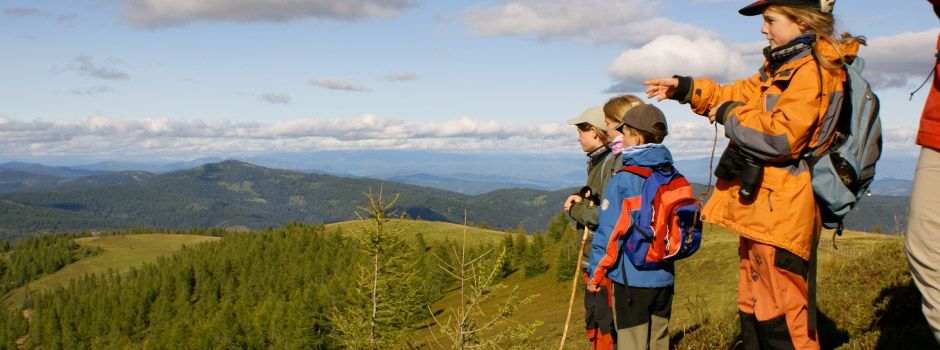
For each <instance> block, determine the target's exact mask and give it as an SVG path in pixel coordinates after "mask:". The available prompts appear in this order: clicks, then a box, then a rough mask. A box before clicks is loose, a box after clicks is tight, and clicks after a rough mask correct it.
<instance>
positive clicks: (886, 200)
mask: <svg viewBox="0 0 940 350" xmlns="http://www.w3.org/2000/svg"><path fill="white" fill-rule="evenodd" d="M4 165H6V164H4ZM28 168H31V166H23V167H20V169H28ZM410 179H413V180H414V179H417V180H421V181H428V182H435V183H439V184H441V185H448V186H453V185H454V183H455V182H454V181H451V180H448V179H447V178H441V177H435V176H419V177H411V178H410ZM465 184H466V183H464V184H462V185H461V186H464V185H465ZM487 185H493V186H496V185H500V184H499V183H495V182H493V183H490V184H487ZM696 187H697V188H696V192H700V191H702V190H703V189H704V187H703V186H700V185H699V186H696ZM899 187H903V180H902V182H897V181H893V182H891V183H888V185H887V187H885V188H894V189H895V190H897V191H900V190H899V189H898V188H899ZM908 188H909V186H908ZM0 190H2V191H4V192H6V193H0V238H6V239H15V238H17V237H22V236H28V235H37V234H45V233H51V232H62V231H89V230H104V229H112V228H113V229H116V228H125V227H133V226H150V227H166V228H176V229H186V228H191V227H234V226H245V227H248V228H251V229H254V230H257V229H262V228H264V227H267V226H272V227H277V226H282V225H284V224H285V223H288V222H291V221H295V220H296V221H301V222H307V223H313V224H316V223H320V222H322V223H332V222H338V221H346V220H352V219H355V218H356V214H355V212H356V210H357V209H358V208H359V207H361V206H363V205H365V203H366V202H365V200H366V197H365V196H364V194H363V193H365V192H369V191H372V192H374V193H378V192H379V191H382V193H383V195H384V197H383V198H384V199H385V200H386V201H388V200H391V198H393V196H396V195H397V196H398V201H397V202H396V208H397V209H398V210H399V211H400V213H406V214H408V215H409V216H411V217H413V218H416V217H420V218H422V219H425V220H433V221H445V222H453V223H463V222H464V218H465V216H464V215H465V214H466V220H467V221H468V222H470V223H476V224H480V223H484V222H485V223H486V224H487V225H488V226H489V227H492V228H497V229H506V228H510V227H512V228H515V227H518V226H519V225H523V226H524V227H525V228H526V229H527V230H529V232H532V231H534V230H536V229H538V230H543V231H544V230H545V229H546V227H547V225H548V222H549V220H550V219H551V217H552V216H554V215H556V214H557V213H558V212H559V211H560V210H561V207H562V202H563V201H564V199H565V198H566V197H567V196H568V195H569V194H570V193H572V192H573V191H574V188H567V189H560V190H553V191H548V190H540V189H532V188H502V189H498V190H493V191H489V192H486V193H483V194H479V195H467V194H463V193H458V192H454V191H448V190H442V189H437V188H431V187H424V186H417V185H411V184H406V183H401V182H394V181H388V180H381V179H372V178H350V177H339V176H332V175H324V174H310V173H303V172H298V171H291V170H281V169H271V168H265V167H261V166H257V165H252V164H248V163H244V162H240V161H234V160H229V161H224V162H220V163H209V164H205V165H201V166H198V167H196V168H192V169H188V170H180V171H175V172H169V173H164V174H159V175H158V174H154V173H149V172H141V171H119V172H111V173H102V174H97V175H91V176H85V177H77V178H57V177H53V176H50V175H40V174H34V173H30V172H27V171H22V170H19V171H14V170H0ZM873 192H875V193H878V190H877V189H876V190H873ZM907 204H908V197H906V196H882V195H873V196H871V197H869V198H866V200H865V201H863V202H862V203H861V204H860V205H859V207H858V208H856V210H855V212H854V213H852V214H850V215H849V216H848V217H847V220H846V226H847V228H849V229H854V230H862V231H873V230H875V228H876V227H877V228H878V229H880V230H881V231H882V232H886V233H891V232H895V231H898V230H901V231H903V227H904V220H905V219H906V211H907Z"/></svg>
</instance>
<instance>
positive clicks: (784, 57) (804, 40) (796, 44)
mask: <svg viewBox="0 0 940 350" xmlns="http://www.w3.org/2000/svg"><path fill="white" fill-rule="evenodd" d="M814 42H816V34H812V33H808V34H803V35H800V36H798V37H796V38H793V40H790V42H788V43H786V44H785V45H780V46H778V47H776V48H774V49H771V48H770V46H768V47H765V48H764V58H766V59H767V62H768V64H767V68H768V70H767V71H768V72H769V73H771V74H772V73H774V72H776V71H777V69H779V68H780V66H782V65H783V64H784V63H787V61H789V60H790V59H791V58H793V56H796V55H798V54H800V53H801V52H803V51H804V50H809V49H812V48H813V43H814Z"/></svg>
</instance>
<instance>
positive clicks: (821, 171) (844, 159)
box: [804, 57, 881, 233]
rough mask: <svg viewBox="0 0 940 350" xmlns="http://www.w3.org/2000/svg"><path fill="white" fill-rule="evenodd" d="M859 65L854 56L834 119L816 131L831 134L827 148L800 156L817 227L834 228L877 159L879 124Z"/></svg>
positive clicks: (862, 189) (869, 178)
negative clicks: (804, 162)
mask: <svg viewBox="0 0 940 350" xmlns="http://www.w3.org/2000/svg"><path fill="white" fill-rule="evenodd" d="M863 69H865V61H864V60H862V58H861V57H856V58H855V60H854V61H852V64H847V65H845V70H846V73H847V78H848V80H847V81H846V82H845V85H844V88H845V92H844V95H843V101H842V106H841V110H840V111H839V117H838V118H835V120H834V121H833V122H832V123H831V124H829V125H822V126H820V128H821V129H820V132H819V135H820V137H823V136H824V135H832V133H833V132H834V133H835V139H834V140H833V141H832V144H831V145H830V146H829V147H828V148H826V149H824V150H820V149H813V150H809V151H808V152H806V153H805V155H804V157H807V158H808V160H809V164H810V166H811V167H812V176H813V193H814V194H815V195H816V203H817V205H818V206H819V212H820V214H821V215H822V222H823V226H824V227H826V228H838V229H840V231H838V232H839V233H841V229H842V219H843V218H844V217H845V215H846V214H848V213H849V211H851V210H852V208H854V207H855V205H856V203H858V201H859V199H861V198H862V196H863V195H865V193H866V192H868V186H869V185H871V182H872V180H874V178H875V162H877V161H878V158H880V157H881V119H879V117H878V110H879V105H878V96H875V94H874V93H873V92H872V91H871V86H869V84H868V81H866V80H865V78H863V77H862V70H863Z"/></svg>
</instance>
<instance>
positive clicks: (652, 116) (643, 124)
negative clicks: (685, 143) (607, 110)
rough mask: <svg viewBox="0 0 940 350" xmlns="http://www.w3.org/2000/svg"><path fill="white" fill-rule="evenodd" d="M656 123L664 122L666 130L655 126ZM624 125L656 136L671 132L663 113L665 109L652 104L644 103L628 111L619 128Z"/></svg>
mask: <svg viewBox="0 0 940 350" xmlns="http://www.w3.org/2000/svg"><path fill="white" fill-rule="evenodd" d="M656 123H663V129H664V130H656V129H655V128H653V126H654V125H656ZM624 125H626V126H629V127H631V128H634V129H637V130H640V131H645V132H648V133H650V134H653V135H656V136H666V135H667V134H669V131H668V130H669V129H668V127H667V124H666V116H665V115H663V111H661V110H659V108H656V106H654V105H651V104H642V105H639V106H636V107H633V108H631V109H630V110H629V111H627V114H625V115H624V116H623V122H621V123H620V125H617V129H620V128H622V127H623V126H624Z"/></svg>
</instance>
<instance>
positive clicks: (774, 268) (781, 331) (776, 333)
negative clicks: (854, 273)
mask: <svg viewBox="0 0 940 350" xmlns="http://www.w3.org/2000/svg"><path fill="white" fill-rule="evenodd" d="M738 253H739V255H740V258H741V261H740V264H739V265H738V273H739V274H738V313H739V316H740V317H741V338H742V339H743V341H744V344H743V345H744V347H743V348H744V349H747V350H751V349H819V340H818V339H817V335H816V331H810V330H809V325H808V324H807V321H808V319H807V315H808V314H809V313H808V311H807V301H808V299H807V293H806V274H807V272H808V270H809V263H808V262H807V261H806V260H803V259H801V258H800V257H798V256H796V255H795V254H793V253H791V252H788V251H786V250H784V249H781V248H777V247H774V246H772V245H767V244H763V243H758V242H756V241H752V240H749V239H747V238H743V237H742V238H741V243H740V246H739V248H738Z"/></svg>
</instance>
